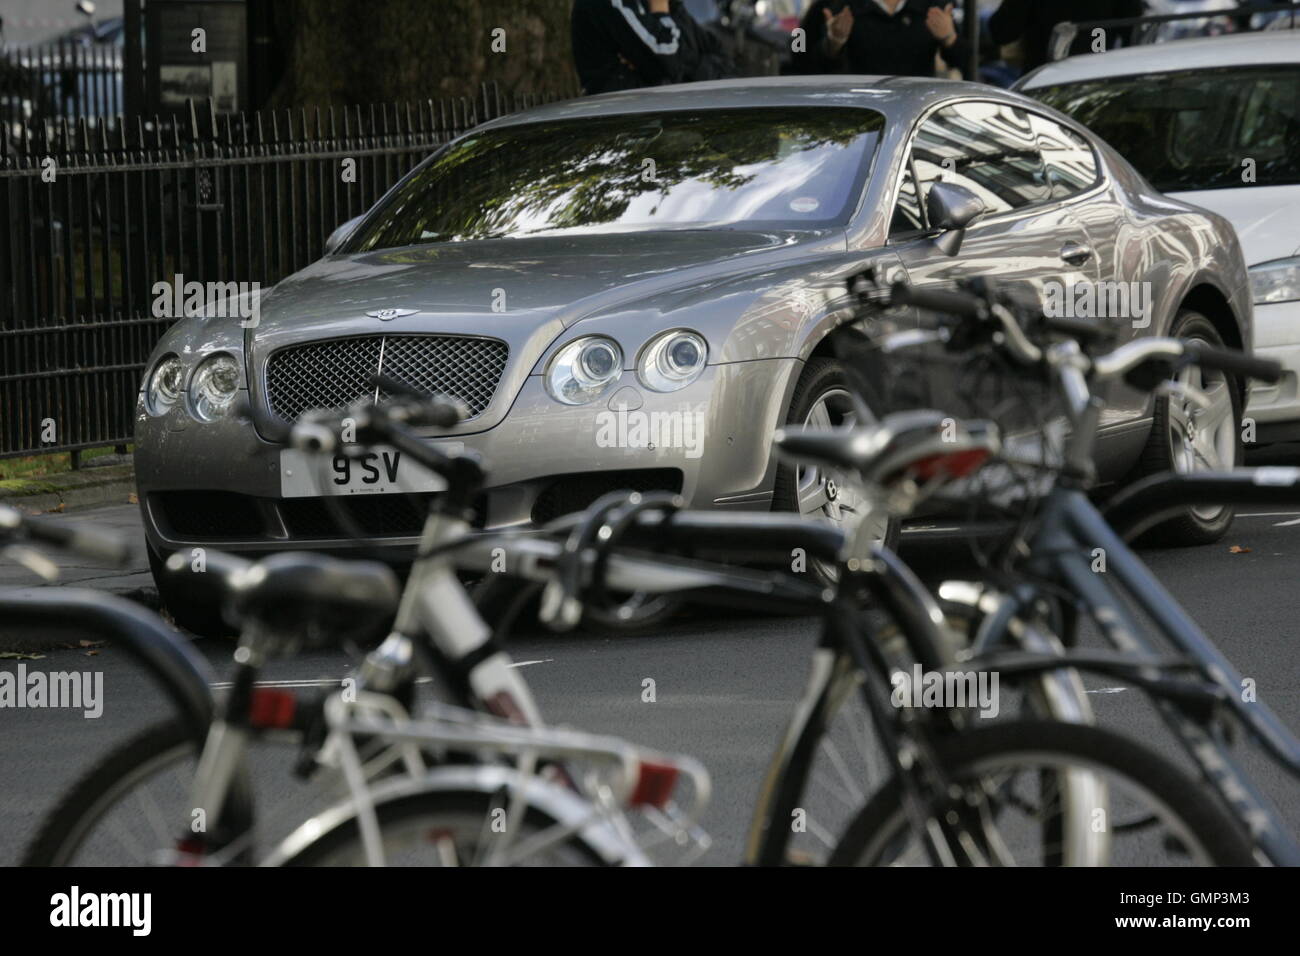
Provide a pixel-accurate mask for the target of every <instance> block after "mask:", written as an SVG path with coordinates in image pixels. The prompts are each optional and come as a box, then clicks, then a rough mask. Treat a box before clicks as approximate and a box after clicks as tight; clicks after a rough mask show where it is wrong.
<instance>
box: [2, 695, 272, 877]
mask: <svg viewBox="0 0 1300 956" xmlns="http://www.w3.org/2000/svg"><path fill="white" fill-rule="evenodd" d="M186 756H193V757H194V758H195V759H196V760H197V757H198V745H197V744H196V743H195V740H194V738H193V735H192V734H191V732H190V730H189V728H188V727H186V726H185V725H184V724H183V723H181V722H178V721H175V720H165V721H159V722H158V723H156V724H151V725H149V726H147V727H145V728H144V729H143V730H141V731H140V732H138V733H137V734H136V735H135V736H133V737H131V738H129V739H128V740H127V741H126V742H125V743H123V744H120V745H119V746H117V747H115V748H113V749H112V750H110V751H109V752H108V754H106V755H105V756H104V757H103V758H102V759H101V760H100V761H99V762H98V763H97V764H95V765H94V766H93V767H92V768H91V769H90V770H89V771H88V772H86V773H85V774H83V775H82V776H81V777H80V778H79V779H78V780H77V782H76V783H74V784H73V785H72V787H71V789H69V790H68V791H67V792H66V793H65V794H64V796H63V798H62V799H61V800H60V801H59V802H58V803H57V804H56V805H55V807H54V809H53V810H51V811H50V812H49V813H48V814H46V816H45V819H44V821H43V822H42V824H41V826H40V829H39V830H38V831H37V833H36V836H35V837H34V838H33V839H32V842H31V843H30V844H29V845H28V847H27V850H26V852H25V853H24V854H23V858H22V860H21V863H20V865H21V866H68V865H70V861H71V859H72V857H73V855H74V854H75V852H76V851H77V849H79V848H80V847H81V845H82V842H83V841H84V839H85V836H86V835H87V834H88V833H89V832H90V830H91V828H92V827H93V826H94V824H95V823H96V822H97V821H98V820H100V819H102V818H103V817H104V815H105V814H106V813H107V812H108V811H109V810H110V808H111V807H113V806H115V805H117V804H118V803H119V802H120V799H121V797H122V795H123V794H126V793H129V791H130V787H131V786H132V785H134V784H135V783H137V782H138V781H139V780H141V779H143V778H144V777H145V775H147V774H148V773H149V772H150V771H151V770H153V769H156V768H158V767H162V766H165V765H166V764H167V763H168V762H171V761H176V760H182V759H184V758H185V757H186ZM229 799H230V800H231V801H233V803H232V804H231V805H232V806H233V807H235V810H234V813H235V814H236V815H243V814H246V813H247V808H248V806H249V804H250V799H251V798H250V795H249V790H248V788H247V786H246V782H245V781H243V780H242V779H237V781H236V785H235V788H234V790H233V791H232V793H231V795H230V798H229ZM176 822H177V826H178V827H180V826H183V825H184V823H185V821H184V820H183V819H180V820H177V821H176ZM159 849H163V848H162V847H160V848H159ZM72 865H75V864H72Z"/></svg>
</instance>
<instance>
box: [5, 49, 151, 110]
mask: <svg viewBox="0 0 1300 956" xmlns="http://www.w3.org/2000/svg"><path fill="white" fill-rule="evenodd" d="M122 76H123V73H122V48H121V47H118V46H114V45H111V44H103V43H96V44H82V43H77V42H74V41H70V40H64V41H60V42H58V43H47V44H44V45H41V46H30V47H23V48H22V49H14V50H5V51H4V52H0V120H3V121H6V122H9V123H13V122H16V121H22V120H28V121H30V120H32V119H34V118H55V119H57V118H59V117H66V118H68V119H81V118H83V117H84V118H89V119H94V118H97V117H109V116H116V115H118V114H119V113H122V112H123V111H124V110H125V109H126V105H125V101H124V99H123V95H122Z"/></svg>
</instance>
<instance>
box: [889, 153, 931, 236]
mask: <svg viewBox="0 0 1300 956" xmlns="http://www.w3.org/2000/svg"><path fill="white" fill-rule="evenodd" d="M924 228H925V222H924V220H922V218H921V199H920V196H919V195H918V194H917V191H916V181H915V180H913V179H912V170H911V169H910V168H908V169H906V170H904V171H903V182H902V184H901V185H900V186H899V187H898V202H896V203H894V217H893V219H891V220H890V222H889V235H890V236H891V237H893V236H902V235H906V234H908V233H913V232H920V231H921V230H922V229H924Z"/></svg>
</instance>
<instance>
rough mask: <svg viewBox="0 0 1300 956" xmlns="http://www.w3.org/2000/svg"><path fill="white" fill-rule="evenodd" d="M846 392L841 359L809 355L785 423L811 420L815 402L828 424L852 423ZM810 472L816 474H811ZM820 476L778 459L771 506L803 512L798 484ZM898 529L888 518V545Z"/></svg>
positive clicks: (885, 537)
mask: <svg viewBox="0 0 1300 956" xmlns="http://www.w3.org/2000/svg"><path fill="white" fill-rule="evenodd" d="M848 395H849V378H848V375H847V374H845V371H844V365H843V363H841V362H840V361H839V360H838V359H833V358H825V357H821V356H818V357H815V358H812V359H809V360H808V362H807V363H806V364H805V365H804V368H803V372H802V373H801V374H800V376H799V380H798V381H797V382H796V383H795V387H794V394H793V395H792V396H791V398H790V410H789V412H788V413H787V414H786V417H785V423H786V424H787V425H797V426H802V425H811V424H814V422H813V421H812V419H814V418H815V417H820V415H819V414H815V413H817V412H818V406H823V408H824V410H825V412H826V417H827V418H828V420H829V424H830V425H832V426H836V427H838V426H841V425H845V424H851V423H852V422H854V421H855V420H856V416H854V415H853V414H852V413H851V411H849V413H848V414H847V416H846V414H845V412H846V410H848V409H851V405H850V401H851V400H849V399H848ZM809 472H813V473H815V474H814V475H810V474H809ZM819 476H822V472H821V471H820V470H819V469H816V468H813V469H806V468H803V467H800V466H798V465H796V464H795V463H793V462H788V461H778V462H777V467H776V483H775V485H774V486H773V488H772V510H773V511H796V512H803V511H804V509H803V508H801V507H800V489H801V485H802V484H805V483H807V482H808V481H809V480H810V479H811V480H812V481H816V480H818V477H819ZM835 494H837V492H835V491H832V496H834V495H835ZM816 514H817V513H816V512H808V515H809V516H810V517H813V516H815V515H816ZM899 530H900V524H899V522H898V521H897V520H896V519H893V518H891V519H890V520H889V523H888V524H887V525H886V527H885V531H884V535H883V540H884V543H885V545H886V546H887V547H890V548H894V547H896V546H897V544H898V536H899ZM825 571H826V569H824V568H820V567H819V573H822V575H823V576H824V577H826V576H827V575H826V574H825Z"/></svg>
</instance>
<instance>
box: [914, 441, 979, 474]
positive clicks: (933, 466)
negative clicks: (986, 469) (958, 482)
mask: <svg viewBox="0 0 1300 956" xmlns="http://www.w3.org/2000/svg"><path fill="white" fill-rule="evenodd" d="M988 457H989V453H988V450H987V449H985V448H968V449H966V450H965V451H955V452H952V453H951V454H947V455H930V456H928V457H926V458H919V459H917V460H916V461H914V462H912V464H911V465H910V466H909V467H908V469H907V470H908V471H909V472H911V473H912V474H913V475H914V476H916V477H917V478H924V479H931V478H965V477H966V476H967V475H969V474H970V473H971V472H973V471H975V470H976V469H977V468H979V466H980V465H982V464H984V462H985V461H987V460H988Z"/></svg>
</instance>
